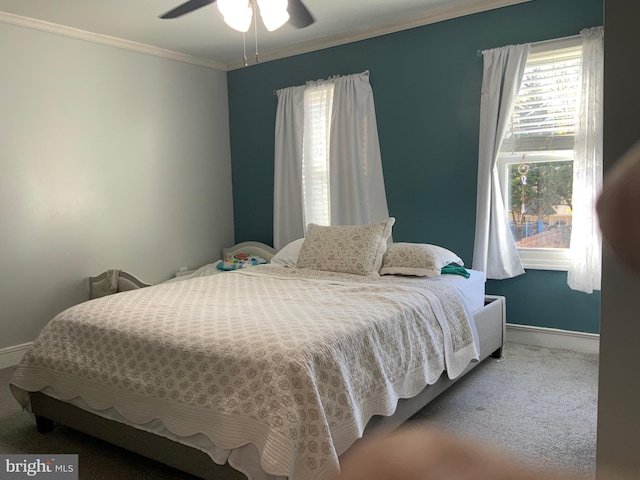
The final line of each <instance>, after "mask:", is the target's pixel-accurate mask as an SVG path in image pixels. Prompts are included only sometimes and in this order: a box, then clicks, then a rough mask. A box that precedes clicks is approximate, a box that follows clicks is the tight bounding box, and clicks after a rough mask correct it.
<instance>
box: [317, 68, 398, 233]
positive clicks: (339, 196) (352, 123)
mask: <svg viewBox="0 0 640 480" xmlns="http://www.w3.org/2000/svg"><path fill="white" fill-rule="evenodd" d="M329 162H330V163H329V164H330V168H329V172H330V185H331V187H330V192H331V194H330V198H331V202H330V204H331V224H332V225H366V224H370V223H376V222H381V221H382V220H385V219H386V218H388V217H389V210H388V209H387V196H386V193H385V188H384V178H383V174H382V159H381V156H380V143H379V141H378V126H377V123H376V111H375V106H374V103H373V90H372V89H371V84H370V83H369V72H364V73H359V74H355V75H348V76H345V77H339V78H337V79H336V80H335V87H334V93H333V111H332V115H331V147H330V153H329Z"/></svg>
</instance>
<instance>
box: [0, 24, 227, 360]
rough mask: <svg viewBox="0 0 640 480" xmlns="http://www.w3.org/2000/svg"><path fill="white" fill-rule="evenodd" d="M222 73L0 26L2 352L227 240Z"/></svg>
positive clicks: (195, 260) (210, 253) (197, 261)
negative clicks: (107, 283) (101, 278)
mask: <svg viewBox="0 0 640 480" xmlns="http://www.w3.org/2000/svg"><path fill="white" fill-rule="evenodd" d="M228 117H229V116H228V104H227V81H226V72H223V71H220V70H214V69H208V68H205V67H200V66H196V65H190V64H187V63H181V62H177V61H174V60H167V59H162V58H158V57H155V56H151V55H145V54H140V53H135V52H131V51H127V50H122V49H118V48H115V47H110V46H105V45H98V44H95V43H92V42H88V41H84V40H78V39H73V38H68V37H64V36H60V35H56V34H51V33H45V32H41V31H37V30H32V29H29V28H25V27H21V26H13V25H7V24H2V23H0V272H1V275H0V352H1V351H2V349H3V348H5V349H6V347H9V346H15V345H19V344H22V343H26V342H30V341H32V340H33V339H34V338H35V336H36V335H37V333H38V332H39V331H40V329H41V328H42V326H43V325H44V324H45V323H46V322H47V321H48V320H50V319H51V318H52V317H53V316H54V315H55V314H57V313H58V312H60V311H61V310H63V309H64V308H66V307H68V306H70V305H73V304H76V303H78V302H81V301H83V300H85V299H86V298H87V286H86V278H87V277H88V276H89V275H97V274H99V273H100V272H102V271H104V270H106V269H108V268H122V269H125V270H127V271H130V272H132V273H134V274H136V275H138V276H139V277H141V278H142V279H143V280H146V281H148V282H152V283H154V282H159V281H162V280H165V279H167V278H169V277H170V276H172V274H173V272H175V271H176V270H178V269H179V268H180V267H181V266H188V267H196V266H199V265H203V264H205V263H208V262H210V261H212V260H214V259H217V258H219V257H220V255H221V248H222V247H224V246H229V245H231V244H232V243H233V238H234V237H233V207H232V196H231V161H230V147H229V122H228Z"/></svg>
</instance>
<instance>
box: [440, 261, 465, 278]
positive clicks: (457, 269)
mask: <svg viewBox="0 0 640 480" xmlns="http://www.w3.org/2000/svg"><path fill="white" fill-rule="evenodd" d="M440 273H443V274H445V273H448V274H450V275H462V276H463V277H464V278H469V277H470V276H471V274H470V273H469V272H468V271H467V269H466V268H464V267H463V266H461V265H458V264H457V263H450V264H449V265H446V266H444V267H442V270H440Z"/></svg>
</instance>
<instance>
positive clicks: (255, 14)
mask: <svg viewBox="0 0 640 480" xmlns="http://www.w3.org/2000/svg"><path fill="white" fill-rule="evenodd" d="M251 5H252V6H253V33H254V35H255V38H256V63H260V57H259V56H258V11H257V10H256V6H255V3H254V2H253V1H251Z"/></svg>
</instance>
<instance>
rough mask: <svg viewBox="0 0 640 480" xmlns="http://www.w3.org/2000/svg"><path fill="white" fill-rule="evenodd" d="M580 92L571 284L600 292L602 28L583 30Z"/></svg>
mask: <svg viewBox="0 0 640 480" xmlns="http://www.w3.org/2000/svg"><path fill="white" fill-rule="evenodd" d="M580 36H581V39H582V62H581V91H580V104H579V109H578V114H577V122H576V135H575V145H574V160H573V201H572V205H573V212H572V217H573V218H572V221H571V224H572V227H571V264H570V266H569V271H568V272H567V283H568V285H569V287H570V288H571V289H573V290H579V291H582V292H586V293H592V292H593V291H594V290H600V280H601V270H602V236H601V233H600V228H599V225H598V216H597V214H596V207H595V204H596V199H597V198H598V195H599V194H600V191H601V190H602V130H603V96H604V29H603V27H594V28H589V29H585V30H582V31H581V32H580Z"/></svg>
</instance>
